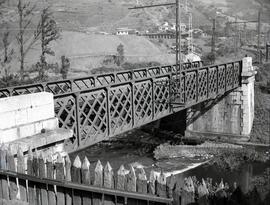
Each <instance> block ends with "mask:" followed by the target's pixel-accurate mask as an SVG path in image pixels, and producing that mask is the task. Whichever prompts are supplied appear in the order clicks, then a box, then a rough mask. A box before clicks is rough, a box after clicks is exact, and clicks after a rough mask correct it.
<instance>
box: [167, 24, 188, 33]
mask: <svg viewBox="0 0 270 205" xmlns="http://www.w3.org/2000/svg"><path fill="white" fill-rule="evenodd" d="M180 28H181V31H182V32H183V31H185V30H186V28H187V26H186V24H184V23H181V24H180ZM170 30H172V31H176V24H175V23H172V24H171V26H170Z"/></svg>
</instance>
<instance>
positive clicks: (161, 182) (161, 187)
mask: <svg viewBox="0 0 270 205" xmlns="http://www.w3.org/2000/svg"><path fill="white" fill-rule="evenodd" d="M166 190H167V188H166V176H165V175H164V173H163V171H161V173H160V175H159V177H158V179H157V195H158V196H160V197H167V191H166Z"/></svg>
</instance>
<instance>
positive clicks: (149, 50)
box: [12, 31, 174, 71]
mask: <svg viewBox="0 0 270 205" xmlns="http://www.w3.org/2000/svg"><path fill="white" fill-rule="evenodd" d="M120 43H121V44H123V45H124V52H125V56H127V57H128V58H129V59H130V60H129V61H132V59H133V60H134V61H135V60H138V61H144V60H146V61H147V60H149V61H158V62H160V63H169V62H170V61H169V60H170V59H167V58H165V57H163V55H164V51H163V50H162V49H161V48H160V47H159V46H157V45H156V44H154V43H152V42H151V41H149V40H148V39H146V38H144V37H140V36H115V35H95V34H86V33H81V32H71V31H64V32H63V33H62V36H61V38H60V39H59V40H57V42H55V43H53V44H52V49H53V50H54V51H55V54H56V55H55V56H53V57H49V58H48V59H49V62H59V60H60V57H61V55H65V56H67V57H69V58H70V59H71V66H72V68H73V69H75V70H87V71H90V68H91V69H92V68H95V67H99V66H101V64H100V62H102V60H103V59H104V57H105V56H106V55H112V54H116V50H117V46H118V45H119V44H120ZM39 55H40V46H39V43H37V44H36V45H35V47H34V48H33V49H31V50H30V52H29V53H28V54H27V56H26V62H27V64H28V65H32V64H34V63H35V62H37V61H38V59H39ZM166 57H168V56H166ZM169 58H171V59H172V60H174V56H173V55H172V56H171V57H170V56H169ZM168 61H169V62H168ZM171 63H172V62H171ZM12 67H13V68H16V67H18V62H17V61H16V60H14V61H13V66H12Z"/></svg>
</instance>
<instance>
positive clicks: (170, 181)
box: [166, 174, 176, 198]
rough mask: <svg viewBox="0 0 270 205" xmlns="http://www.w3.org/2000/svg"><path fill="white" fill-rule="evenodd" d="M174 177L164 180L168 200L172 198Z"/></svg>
mask: <svg viewBox="0 0 270 205" xmlns="http://www.w3.org/2000/svg"><path fill="white" fill-rule="evenodd" d="M175 183H176V179H175V175H173V174H172V175H171V176H170V177H169V178H168V179H167V180H166V186H167V196H168V197H169V198H173V191H174V190H175Z"/></svg>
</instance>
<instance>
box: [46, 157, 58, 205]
mask: <svg viewBox="0 0 270 205" xmlns="http://www.w3.org/2000/svg"><path fill="white" fill-rule="evenodd" d="M46 169H47V178H48V179H54V168H53V162H52V157H51V156H50V155H49V156H48V158H47V159H46ZM48 202H49V205H56V196H55V192H54V186H53V185H48Z"/></svg>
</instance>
